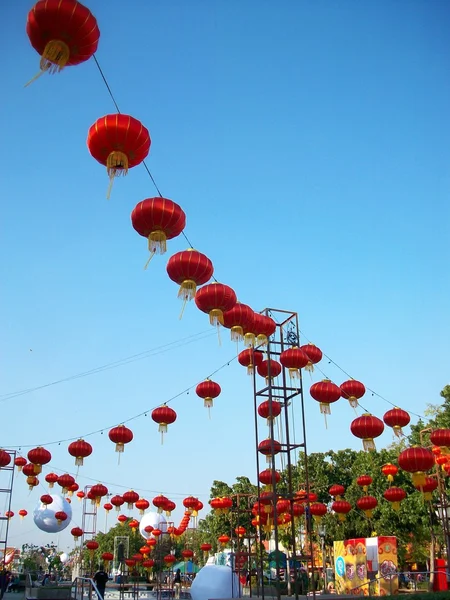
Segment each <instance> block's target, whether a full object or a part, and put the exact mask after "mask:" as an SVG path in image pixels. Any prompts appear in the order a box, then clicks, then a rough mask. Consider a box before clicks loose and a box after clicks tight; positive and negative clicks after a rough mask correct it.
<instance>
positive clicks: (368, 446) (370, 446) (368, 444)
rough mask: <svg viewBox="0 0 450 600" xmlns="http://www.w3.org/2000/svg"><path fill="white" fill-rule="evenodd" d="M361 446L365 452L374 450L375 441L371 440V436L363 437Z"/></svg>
mask: <svg viewBox="0 0 450 600" xmlns="http://www.w3.org/2000/svg"><path fill="white" fill-rule="evenodd" d="M363 448H364V450H366V451H367V452H370V451H371V450H376V447H375V442H374V441H373V438H364V439H363Z"/></svg>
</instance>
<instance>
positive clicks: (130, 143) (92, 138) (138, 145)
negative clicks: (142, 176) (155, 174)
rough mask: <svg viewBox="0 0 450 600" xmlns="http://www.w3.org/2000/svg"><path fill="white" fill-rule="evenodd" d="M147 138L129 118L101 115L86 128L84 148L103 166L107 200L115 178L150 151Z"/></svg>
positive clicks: (137, 124) (132, 118)
mask: <svg viewBox="0 0 450 600" xmlns="http://www.w3.org/2000/svg"><path fill="white" fill-rule="evenodd" d="M150 144H151V139H150V134H149V132H148V129H146V128H145V127H144V126H143V125H142V123H141V122H140V121H138V120H137V119H135V118H134V117H131V116H129V115H123V114H112V115H105V116H104V117H101V118H100V119H97V121H96V122H95V123H94V124H93V125H92V126H91V127H90V129H89V132H88V137H87V146H88V149H89V152H90V153H91V155H92V156H93V157H94V158H95V159H96V160H97V161H98V162H99V163H100V164H102V165H105V166H106V169H107V173H108V176H109V188H108V193H107V198H109V196H110V193H111V188H112V184H113V181H114V178H115V177H118V176H119V175H126V174H127V173H128V169H131V168H132V167H135V166H136V165H138V164H140V163H141V162H142V161H143V160H144V159H145V158H146V156H147V155H148V153H149V151H150Z"/></svg>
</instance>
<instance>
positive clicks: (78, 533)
mask: <svg viewBox="0 0 450 600" xmlns="http://www.w3.org/2000/svg"><path fill="white" fill-rule="evenodd" d="M70 533H71V534H72V535H73V539H74V540H75V541H77V539H78V538H80V537H81V536H82V535H83V530H82V529H81V527H73V528H72V529H71V531H70Z"/></svg>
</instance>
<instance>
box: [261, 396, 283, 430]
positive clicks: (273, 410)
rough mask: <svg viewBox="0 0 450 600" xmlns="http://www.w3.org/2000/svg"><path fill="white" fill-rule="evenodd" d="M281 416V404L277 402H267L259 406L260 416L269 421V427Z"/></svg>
mask: <svg viewBox="0 0 450 600" xmlns="http://www.w3.org/2000/svg"><path fill="white" fill-rule="evenodd" d="M280 414H281V403H280V402H278V401H277V400H265V401H264V402H261V404H260V405H259V406H258V415H259V416H260V417H262V418H263V419H267V425H270V422H271V421H273V419H276V418H277V417H278V416H279V415H280Z"/></svg>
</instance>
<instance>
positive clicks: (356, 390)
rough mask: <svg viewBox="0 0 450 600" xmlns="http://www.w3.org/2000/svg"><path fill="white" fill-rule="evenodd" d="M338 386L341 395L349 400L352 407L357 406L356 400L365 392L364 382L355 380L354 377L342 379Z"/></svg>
mask: <svg viewBox="0 0 450 600" xmlns="http://www.w3.org/2000/svg"><path fill="white" fill-rule="evenodd" d="M340 388H341V395H342V397H343V398H345V399H346V400H348V401H349V404H350V406H351V407H352V408H356V407H357V406H358V400H359V399H360V398H362V397H363V396H364V394H365V393H366V388H365V387H364V384H363V383H361V382H360V381H356V379H349V380H348V381H344V383H341V386H340Z"/></svg>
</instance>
